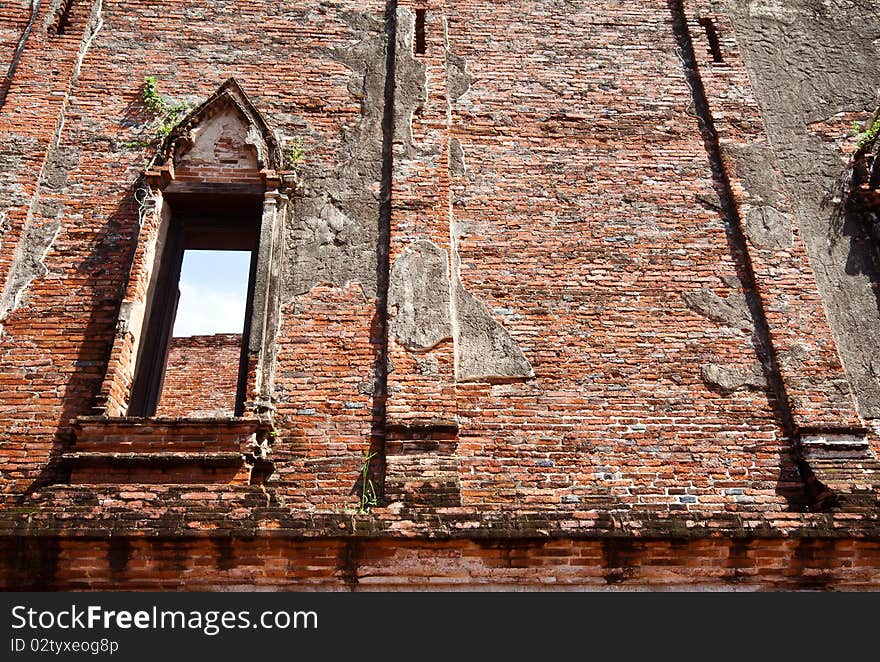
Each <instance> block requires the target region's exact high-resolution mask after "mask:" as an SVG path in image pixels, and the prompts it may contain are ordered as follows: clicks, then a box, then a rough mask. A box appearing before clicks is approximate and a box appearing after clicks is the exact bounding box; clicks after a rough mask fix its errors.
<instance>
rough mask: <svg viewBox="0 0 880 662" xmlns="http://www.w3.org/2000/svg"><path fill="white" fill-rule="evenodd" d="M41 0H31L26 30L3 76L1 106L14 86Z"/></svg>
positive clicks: (0, 89)
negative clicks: (16, 71)
mask: <svg viewBox="0 0 880 662" xmlns="http://www.w3.org/2000/svg"><path fill="white" fill-rule="evenodd" d="M41 2H42V0H32V1H31V16H30V18H29V19H28V23H27V25H26V26H25V28H24V30H22V32H21V36H20V37H19V38H18V46H16V48H15V53H13V55H12V61H11V62H10V63H9V68H8V69H7V70H6V75H5V76H4V77H3V81H2V82H0V108H3V104H5V103H6V95H7V94H8V93H9V88H10V87H12V79H13V78H15V70H16V69H18V61H19V60H20V59H21V54H22V53H23V52H24V47H25V46H26V45H27V41H28V38H29V37H30V36H31V30H33V29H34V23H36V21H37V15H38V14H39V13H40V3H41Z"/></svg>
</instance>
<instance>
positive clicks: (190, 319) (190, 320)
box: [173, 280, 245, 337]
mask: <svg viewBox="0 0 880 662" xmlns="http://www.w3.org/2000/svg"><path fill="white" fill-rule="evenodd" d="M244 308H245V299H244V297H243V296H241V295H237V294H236V293H235V292H229V291H227V290H215V289H212V288H211V287H209V286H207V285H204V284H202V283H192V282H188V281H184V280H181V281H180V302H179V303H178V305H177V318H176V319H175V320H174V331H173V335H175V336H178V337H179V336H200V335H211V334H214V333H241V331H242V327H243V326H244Z"/></svg>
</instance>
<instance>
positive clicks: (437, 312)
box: [388, 241, 452, 351]
mask: <svg viewBox="0 0 880 662" xmlns="http://www.w3.org/2000/svg"><path fill="white" fill-rule="evenodd" d="M449 309H450V297H449V264H448V259H447V256H446V251H444V250H443V249H442V248H440V247H439V246H437V245H436V244H434V243H433V242H430V241H417V242H416V243H414V244H412V245H411V246H408V247H407V249H406V250H405V251H404V252H403V254H402V255H400V257H398V258H397V259H396V260H395V261H394V265H393V267H392V269H391V281H390V285H389V288H388V316H389V318H390V324H389V328H390V331H391V333H392V334H393V335H394V337H395V338H396V339H397V341H398V342H399V343H400V344H402V345H403V346H404V347H406V348H407V349H410V350H414V351H425V350H428V349H431V348H432V347H434V346H436V345H437V344H438V343H440V342H442V341H443V340H446V339H447V338H450V337H452V322H451V319H450V310H449Z"/></svg>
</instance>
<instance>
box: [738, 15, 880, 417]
mask: <svg viewBox="0 0 880 662" xmlns="http://www.w3.org/2000/svg"><path fill="white" fill-rule="evenodd" d="M725 5H726V7H727V11H728V13H729V14H730V16H731V18H732V20H733V24H734V28H735V31H736V39H737V42H738V43H739V45H740V48H741V49H742V54H743V59H744V61H745V64H746V66H747V67H748V69H749V77H750V79H751V81H752V86H753V89H754V93H755V97H756V99H757V101H758V103H759V104H760V107H761V114H762V119H763V122H764V126H765V127H766V129H767V134H768V136H769V138H770V142H771V144H772V145H773V151H774V152H775V158H776V161H777V163H778V164H779V169H780V171H781V175H782V177H783V178H784V181H783V182H781V183H782V184H783V185H784V186H785V188H787V189H788V191H789V192H790V193H791V201H792V206H793V208H794V214H795V224H796V226H797V229H798V232H799V234H800V236H801V237H802V238H803V240H804V243H805V245H806V248H807V252H808V254H809V256H810V261H811V266H812V268H813V272H814V274H815V277H816V281H817V283H818V285H819V291H820V293H821V294H822V300H823V303H824V306H825V311H826V313H827V316H828V320H829V323H830V325H831V328H832V330H833V331H834V337H835V341H836V343H837V348H838V351H839V354H840V357H841V360H842V362H843V365H844V368H845V370H846V374H847V377H848V379H849V382H850V384H851V386H852V389H853V393H854V394H855V397H856V400H857V402H858V406H859V412H860V413H861V414H862V415H863V416H865V417H869V418H876V417H880V383H878V381H877V379H875V376H874V374H873V373H872V371H871V369H870V366H871V365H873V364H877V363H878V362H880V343H876V342H873V341H872V340H869V339H874V338H880V312H878V309H880V299H878V296H877V292H878V289H877V283H878V282H880V265H878V264H877V260H876V258H875V253H874V251H875V247H874V246H873V245H872V243H873V242H872V241H871V239H870V237H868V236H867V233H866V232H865V231H864V229H863V228H864V225H863V223H862V222H861V221H860V220H859V219H857V218H846V219H844V221H843V222H842V223H835V220H834V216H835V214H836V212H835V210H834V209H833V205H829V204H827V200H828V199H829V197H833V193H834V191H836V190H837V189H838V187H839V181H840V180H841V177H844V176H845V173H844V172H843V171H844V169H845V165H844V164H843V161H842V157H843V155H842V154H841V152H840V149H839V148H838V146H837V145H836V144H835V143H834V142H833V141H831V142H829V141H828V140H827V139H826V138H824V137H823V136H822V135H819V134H817V133H816V132H815V130H814V129H815V123H816V122H822V121H826V120H827V119H828V118H830V117H834V116H835V115H838V114H841V113H843V114H849V113H863V114H864V115H863V116H864V117H865V118H867V117H868V116H869V114H870V113H871V112H872V111H873V110H874V109H875V108H876V106H877V90H878V89H880V69H878V67H877V55H878V52H877V44H876V43H875V42H876V40H877V35H878V34H880V15H878V13H877V5H876V2H874V1H873V0H846V1H837V0H786V1H785V2H782V1H781V0H763V1H758V0H726V3H725ZM780 44H784V47H780ZM738 170H740V171H744V172H746V173H747V174H748V171H749V166H738ZM762 170H763V168H762V167H761V166H760V164H759V165H758V166H757V167H755V172H754V173H753V174H750V175H749V178H748V181H747V182H746V187H747V189H748V191H747V193H748V194H749V195H752V189H755V190H756V191H758V193H759V194H760V195H761V197H763V198H765V199H763V200H760V201H756V200H754V199H749V201H748V202H749V203H751V204H755V205H759V204H764V205H771V206H773V207H776V208H777V209H785V208H786V207H785V206H780V205H778V204H776V203H775V201H774V200H772V199H769V197H768V191H767V190H768V189H769V188H771V187H775V186H776V185H777V184H776V182H775V181H770V180H767V179H766V177H765V176H764V175H765V173H762ZM761 180H764V182H765V183H763V184H762V182H761ZM780 190H782V189H780ZM835 225H836V226H837V228H839V229H837V230H835V229H834V228H835Z"/></svg>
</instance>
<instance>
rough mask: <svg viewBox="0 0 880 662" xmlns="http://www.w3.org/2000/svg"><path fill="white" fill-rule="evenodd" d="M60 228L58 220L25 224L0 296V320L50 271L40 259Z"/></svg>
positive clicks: (47, 250) (50, 246) (46, 251)
mask: <svg viewBox="0 0 880 662" xmlns="http://www.w3.org/2000/svg"><path fill="white" fill-rule="evenodd" d="M60 229H61V222H60V221H57V220H55V221H52V222H50V223H46V224H45V225H41V226H34V225H31V224H29V225H28V226H27V230H26V231H25V234H24V236H22V237H21V239H20V240H19V242H18V246H17V247H16V250H15V256H14V257H13V261H12V267H11V269H10V270H9V276H8V277H7V279H6V284H5V286H4V288H3V295H2V297H0V321H2V320H5V319H6V318H7V317H8V316H9V313H10V312H12V311H13V310H15V309H16V308H17V307H18V306H19V304H20V303H21V300H22V297H23V296H24V292H25V290H26V289H27V287H28V285H30V284H31V283H32V282H33V281H34V280H35V279H37V278H42V277H43V276H45V275H46V274H47V273H49V270H48V269H46V265H44V264H43V259H44V258H45V257H46V253H48V252H49V249H50V248H52V244H53V243H54V241H55V237H57V236H58V232H59V231H60Z"/></svg>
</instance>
